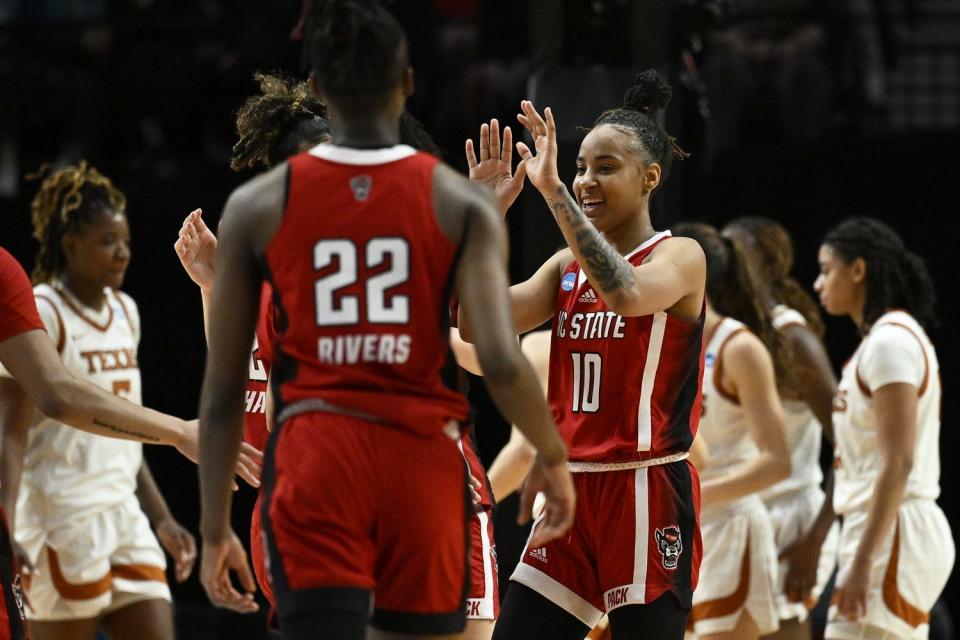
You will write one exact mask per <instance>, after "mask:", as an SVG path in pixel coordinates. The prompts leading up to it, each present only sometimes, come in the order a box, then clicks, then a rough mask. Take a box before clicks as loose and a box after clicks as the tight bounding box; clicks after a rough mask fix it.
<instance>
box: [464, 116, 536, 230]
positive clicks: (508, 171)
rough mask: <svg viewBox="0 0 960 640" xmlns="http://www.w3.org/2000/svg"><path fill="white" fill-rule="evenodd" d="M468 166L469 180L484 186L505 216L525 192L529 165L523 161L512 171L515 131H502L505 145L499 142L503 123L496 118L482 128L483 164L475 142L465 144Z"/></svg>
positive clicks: (507, 128) (507, 129)
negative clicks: (474, 144) (524, 181)
mask: <svg viewBox="0 0 960 640" xmlns="http://www.w3.org/2000/svg"><path fill="white" fill-rule="evenodd" d="M466 154H467V166H468V167H469V168H470V179H471V180H472V181H474V182H479V183H481V184H485V185H487V186H488V187H490V188H491V189H493V193H494V194H495V195H496V197H497V208H498V209H499V211H500V213H501V214H505V213H506V212H507V209H509V208H510V205H512V204H513V203H514V201H515V200H516V199H517V196H518V195H520V191H521V190H522V189H523V180H524V176H525V175H526V163H525V162H523V161H521V162H520V164H518V165H517V171H516V173H514V172H513V168H512V166H511V161H512V159H513V132H511V131H510V127H506V128H504V130H503V142H502V144H501V140H500V123H499V122H498V121H497V119H496V118H494V119H493V120H491V121H490V124H489V125H488V124H486V123H484V124H482V125H480V161H479V162H478V161H477V155H476V151H475V150H474V147H473V140H471V139H467V142H466Z"/></svg>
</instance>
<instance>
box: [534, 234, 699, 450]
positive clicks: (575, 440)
mask: <svg viewBox="0 0 960 640" xmlns="http://www.w3.org/2000/svg"><path fill="white" fill-rule="evenodd" d="M669 237H670V232H669V231H665V232H661V233H658V234H656V235H655V236H653V237H652V238H650V239H649V240H647V241H646V242H644V243H643V244H641V245H640V246H639V247H637V248H636V249H634V250H633V251H632V252H631V253H630V254H628V255H626V256H625V257H626V258H627V260H629V261H630V263H631V264H633V265H639V264H640V263H641V262H643V260H644V259H645V258H646V257H647V256H648V255H650V252H651V251H653V248H654V247H655V246H656V245H657V244H658V243H660V242H662V241H664V240H666V239H667V238H669ZM586 277H587V276H586V272H584V271H582V270H581V269H580V265H579V264H578V263H577V262H576V261H574V262H572V263H571V264H570V266H568V267H567V269H566V271H565V272H564V274H563V277H562V278H561V280H560V291H559V292H558V295H557V311H556V315H555V316H554V319H553V338H552V340H551V343H550V380H549V385H548V392H547V396H548V399H549V400H550V407H551V409H552V411H553V414H554V418H555V419H556V421H557V425H558V428H559V430H560V434H561V435H562V436H563V438H564V440H565V441H566V443H567V446H568V448H569V454H570V459H571V460H579V461H594V462H626V461H634V460H646V459H649V458H658V457H661V456H665V455H669V454H672V453H677V452H681V451H686V450H688V449H689V448H690V444H691V443H692V442H693V437H694V435H696V432H697V423H698V422H699V420H700V387H701V382H702V378H703V355H702V351H703V347H702V344H701V342H702V337H703V316H702V315H701V317H700V319H699V320H697V321H695V322H687V321H685V320H681V319H679V318H676V317H674V316H671V315H669V314H667V313H666V312H663V311H661V312H657V313H655V314H653V315H649V316H639V317H623V316H620V315H617V314H616V313H614V312H613V311H611V310H610V308H609V307H608V306H607V305H606V304H605V303H604V302H603V300H602V299H601V298H600V295H599V294H598V293H597V292H596V290H595V289H594V288H593V286H592V285H591V284H590V282H589V281H588V280H587V279H586Z"/></svg>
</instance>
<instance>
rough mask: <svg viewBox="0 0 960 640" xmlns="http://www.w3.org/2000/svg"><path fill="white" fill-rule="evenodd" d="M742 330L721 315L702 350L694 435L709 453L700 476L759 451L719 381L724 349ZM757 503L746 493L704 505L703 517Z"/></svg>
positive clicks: (722, 472) (724, 470) (726, 469)
mask: <svg viewBox="0 0 960 640" xmlns="http://www.w3.org/2000/svg"><path fill="white" fill-rule="evenodd" d="M742 331H749V329H748V328H747V327H746V325H744V324H743V323H742V322H739V321H737V320H734V319H733V318H724V319H723V320H721V321H720V324H718V325H717V328H716V329H714V331H713V334H712V335H711V336H710V337H709V339H708V342H707V346H706V349H705V350H704V360H703V364H704V366H703V410H702V413H701V414H700V430H699V431H698V432H697V437H698V438H704V441H705V442H706V445H707V448H708V450H709V452H710V457H709V462H708V463H707V466H706V468H704V469H702V470H700V479H701V480H710V479H711V478H718V477H724V476H727V475H729V474H730V473H731V472H733V471H734V470H736V469H737V468H738V467H741V466H743V465H744V464H747V463H748V462H750V461H751V460H753V459H755V458H756V457H757V456H758V455H759V454H760V450H759V449H758V448H757V445H756V443H755V442H754V440H753V436H751V435H750V429H749V427H748V425H747V417H746V414H745V413H744V411H743V409H742V408H741V406H740V401H739V399H738V398H737V397H736V396H733V395H731V394H730V393H729V392H727V391H726V390H724V389H723V388H722V387H721V385H720V381H721V379H722V376H723V358H724V350H725V348H726V346H727V343H728V342H729V341H730V339H731V338H732V337H733V336H735V335H736V334H738V333H740V332H742ZM758 504H760V498H759V496H757V495H749V496H744V497H741V498H737V499H736V500H734V501H732V502H727V503H724V504H721V505H715V506H714V507H705V508H704V509H703V512H702V514H703V515H704V517H706V516H708V515H716V514H717V513H722V512H725V511H727V510H728V509H739V508H741V507H748V506H755V505H758Z"/></svg>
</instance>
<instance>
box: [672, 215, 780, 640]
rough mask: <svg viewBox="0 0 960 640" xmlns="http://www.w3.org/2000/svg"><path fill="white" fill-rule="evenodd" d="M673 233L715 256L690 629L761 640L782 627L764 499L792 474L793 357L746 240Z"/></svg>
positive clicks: (695, 231) (700, 228)
mask: <svg viewBox="0 0 960 640" xmlns="http://www.w3.org/2000/svg"><path fill="white" fill-rule="evenodd" d="M674 231H675V233H676V234H677V235H682V236H685V237H689V238H693V239H695V240H696V241H697V242H698V243H699V244H700V246H701V247H703V251H704V253H705V254H706V256H707V314H706V320H705V323H704V332H705V334H706V336H705V338H704V353H705V355H704V372H703V414H702V416H701V418H700V431H699V432H698V435H697V438H698V439H701V438H702V439H703V441H704V443H705V444H706V447H707V449H708V450H709V452H710V460H709V462H708V463H707V464H706V465H705V466H702V467H699V470H700V477H701V481H702V482H701V491H702V493H701V499H702V511H701V513H700V525H701V527H702V528H703V564H702V565H700V581H699V583H698V585H697V590H696V592H695V593H694V594H693V611H692V613H691V616H690V626H691V628H692V629H694V630H695V632H696V634H697V638H702V639H704V640H750V639H752V640H756V638H758V637H760V636H761V635H766V634H769V633H772V632H774V631H777V629H778V627H779V618H780V616H779V612H778V610H777V599H776V596H777V592H776V576H777V551H776V547H775V545H774V535H773V527H772V524H771V521H770V514H769V513H768V512H767V509H766V507H765V506H764V504H763V501H762V500H761V498H760V491H762V490H763V489H766V488H768V487H770V486H771V485H773V484H774V483H776V482H777V481H778V480H782V479H785V478H786V477H787V476H788V475H789V474H790V454H789V450H788V449H787V439H786V435H785V430H784V416H783V407H782V406H781V403H780V402H779V400H778V398H777V384H778V382H779V380H780V379H778V377H777V375H781V376H782V374H780V372H782V371H785V370H786V369H787V368H788V366H789V352H788V351H787V349H786V348H785V345H784V344H783V340H782V339H781V336H780V334H779V333H778V332H777V330H776V329H775V328H774V326H773V321H772V318H771V315H770V311H769V309H768V308H767V306H766V304H765V298H766V295H767V294H766V293H765V289H764V284H763V281H762V280H761V279H760V278H758V277H757V275H756V273H755V270H754V269H753V268H752V263H751V262H750V260H749V258H747V256H746V252H745V250H744V249H743V248H742V247H741V246H740V242H739V241H738V240H732V239H730V238H727V237H724V236H722V235H721V234H720V232H719V231H717V229H715V228H714V227H711V226H710V225H706V224H698V223H686V224H680V225H677V226H676V227H675V228H674ZM778 363H779V365H778ZM781 379H782V378H781Z"/></svg>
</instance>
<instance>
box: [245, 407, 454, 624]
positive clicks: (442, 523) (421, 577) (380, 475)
mask: <svg viewBox="0 0 960 640" xmlns="http://www.w3.org/2000/svg"><path fill="white" fill-rule="evenodd" d="M264 479H265V483H264V486H265V492H266V493H265V499H266V500H267V508H266V509H265V511H264V516H265V517H264V523H263V525H264V529H265V530H266V532H267V543H268V551H269V558H268V559H269V566H270V574H271V579H272V584H273V589H274V593H275V594H276V600H277V609H278V614H279V619H280V629H281V631H282V630H283V626H284V620H285V619H288V618H290V617H291V616H297V617H299V619H300V620H303V619H304V616H307V617H309V616H313V615H315V612H322V611H344V612H354V613H363V614H366V613H367V612H368V611H369V606H370V595H371V593H372V595H373V598H374V603H375V608H374V611H373V618H372V620H371V624H372V625H373V626H374V627H376V628H378V629H380V630H383V631H388V632H393V633H406V634H442V633H458V632H459V631H460V630H462V629H463V626H464V624H465V619H464V600H465V598H466V594H467V587H468V586H469V574H468V567H467V556H468V552H467V549H468V545H469V541H468V531H467V526H468V519H469V518H471V517H473V509H472V508H471V507H470V505H469V501H470V500H469V494H468V492H467V484H466V466H465V464H464V461H463V457H462V455H461V453H460V450H459V448H458V447H457V442H456V440H454V439H452V438H451V437H450V436H448V435H446V434H445V433H443V432H440V433H437V434H436V435H433V436H426V437H425V436H421V435H416V434H414V433H411V432H410V431H405V430H403V429H401V428H396V427H392V426H387V425H384V424H377V423H372V422H367V421H364V420H360V419H357V418H353V417H348V416H343V415H338V414H330V413H306V414H302V415H297V416H294V417H292V418H290V419H289V420H287V421H286V422H284V424H283V425H282V426H281V427H280V428H279V431H278V432H277V433H276V434H274V436H273V440H272V442H271V444H270V445H269V446H268V449H267V463H266V468H265V472H264Z"/></svg>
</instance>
